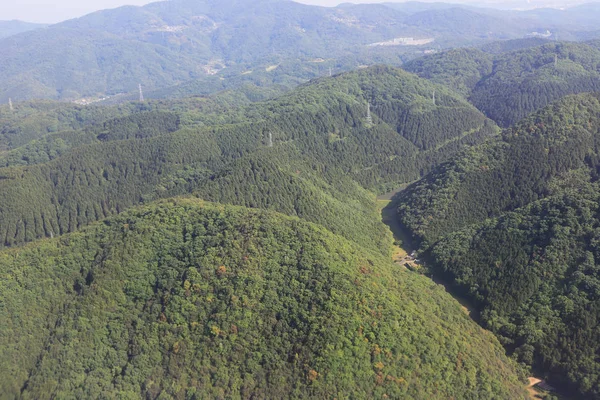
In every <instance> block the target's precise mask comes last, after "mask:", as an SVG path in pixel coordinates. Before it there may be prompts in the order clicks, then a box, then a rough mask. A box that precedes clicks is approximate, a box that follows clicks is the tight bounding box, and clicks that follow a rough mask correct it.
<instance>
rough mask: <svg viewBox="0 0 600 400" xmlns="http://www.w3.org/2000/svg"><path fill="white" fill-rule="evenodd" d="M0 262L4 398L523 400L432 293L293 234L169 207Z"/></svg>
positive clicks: (231, 215)
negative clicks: (472, 399) (413, 399)
mask: <svg viewBox="0 0 600 400" xmlns="http://www.w3.org/2000/svg"><path fill="white" fill-rule="evenodd" d="M0 259H1V260H2V262H1V263H0V277H1V279H0V293H2V300H1V302H0V305H1V307H0V315H1V316H2V320H3V321H4V323H3V324H2V325H1V327H0V332H1V336H2V337H3V338H5V339H8V341H3V342H2V344H1V345H0V371H1V374H0V376H1V378H0V390H1V391H2V392H3V393H4V395H8V396H9V397H11V396H17V397H20V398H25V399H28V398H35V399H46V398H56V397H58V398H61V397H65V396H67V397H71V396H74V397H86V398H97V397H125V398H138V397H139V396H142V397H147V396H150V397H157V396H158V397H159V398H165V397H174V398H191V399H200V398H251V397H252V398H256V397H258V398H283V397H285V398H328V397H331V396H335V397H338V398H386V397H388V398H401V397H404V398H407V397H408V398H439V399H447V398H451V397H455V398H488V399H506V398H511V399H518V398H523V399H524V398H526V396H525V394H524V389H523V384H522V383H521V382H520V381H519V380H518V379H517V378H516V372H515V367H514V365H513V364H512V363H511V362H510V361H509V360H508V359H507V358H506V357H505V356H504V355H503V350H502V348H501V347H500V345H499V344H498V343H497V342H496V341H495V339H493V337H491V335H490V334H488V333H486V332H484V331H482V330H481V329H480V328H479V327H478V326H477V325H476V324H475V323H473V322H472V321H471V320H470V319H469V318H468V317H467V316H466V315H465V314H464V313H463V312H462V311H461V309H460V306H459V305H458V304H457V303H456V302H454V301H452V299H451V298H450V297H449V295H448V294H447V293H445V291H444V290H443V289H442V288H441V287H439V286H437V285H435V284H433V283H432V282H430V281H428V280H427V279H426V278H424V277H421V276H418V275H412V274H409V273H407V272H401V271H394V268H393V267H392V265H390V262H389V261H388V260H387V259H384V258H382V257H381V256H378V255H376V254H374V253H371V252H369V251H367V250H365V249H363V248H359V247H357V246H355V245H353V244H351V243H350V242H348V241H346V240H344V239H342V238H341V237H339V236H335V235H332V234H331V233H329V232H327V231H326V230H325V229H323V228H321V227H319V226H317V225H311V224H308V223H306V222H302V221H300V220H298V219H292V218H288V217H283V216H281V215H278V214H273V213H266V212H262V211H251V210H248V209H243V208H234V207H224V206H220V205H212V204H208V203H204V202H201V201H196V200H169V201H166V202H161V203H158V204H153V205H151V206H148V207H143V208H139V209H135V210H132V211H130V212H127V213H125V214H123V215H121V216H119V217H116V218H114V219H109V220H107V221H105V222H104V223H101V224H96V225H94V226H92V227H90V228H88V229H85V230H84V231H83V232H81V233H76V234H71V235H67V236H65V237H63V238H60V239H54V240H47V241H42V242H39V243H37V244H34V245H28V246H26V247H24V248H21V249H18V250H16V249H15V250H7V251H4V252H1V253H0ZM9 343H10V345H9Z"/></svg>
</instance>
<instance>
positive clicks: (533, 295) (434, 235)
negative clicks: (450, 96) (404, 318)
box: [399, 94, 600, 399]
mask: <svg viewBox="0 0 600 400" xmlns="http://www.w3.org/2000/svg"><path fill="white" fill-rule="evenodd" d="M599 116H600V97H599V96H598V95H597V94H595V95H593V94H584V95H576V96H570V97H566V98H565V99H563V100H561V101H559V102H557V103H555V104H553V105H551V106H549V107H547V108H545V109H544V110H542V111H539V112H537V113H534V114H532V115H531V116H529V117H528V118H526V119H524V120H523V121H521V122H520V123H519V124H517V125H516V126H514V127H513V128H510V129H507V130H506V131H504V133H503V134H502V136H501V137H500V138H498V139H495V140H490V141H489V142H487V143H485V144H482V145H480V146H477V147H473V148H471V149H469V150H466V151H465V152H463V153H462V154H461V155H460V156H458V157H456V158H455V159H454V160H453V161H451V162H449V163H447V164H445V165H443V166H441V167H440V168H438V169H436V171H435V172H433V173H432V174H430V175H429V176H427V177H426V178H424V179H423V180H422V181H420V182H418V183H416V184H414V185H413V186H412V187H410V188H409V189H408V190H407V191H406V192H405V193H403V194H402V196H401V200H400V201H401V203H402V204H401V206H400V208H399V215H400V218H401V221H402V222H403V224H404V225H405V226H407V227H408V228H410V229H411V230H412V232H413V234H414V235H415V236H416V237H417V238H419V239H421V240H422V244H423V245H424V246H426V247H428V248H429V256H430V259H431V262H432V265H433V266H434V269H435V270H437V271H438V272H439V273H441V274H443V275H445V276H446V278H447V279H449V280H450V281H452V282H454V283H455V284H456V285H457V287H458V290H459V292H460V293H461V294H463V295H465V296H467V297H468V298H470V299H471V300H473V301H474V302H475V303H476V305H477V307H478V308H479V311H481V320H482V322H483V324H484V325H485V326H486V327H487V328H489V329H490V330H492V331H493V332H495V333H496V334H497V335H498V336H499V338H500V339H501V342H502V343H503V344H504V345H505V346H506V347H507V349H508V350H509V351H510V352H511V353H513V354H514V356H515V357H516V358H517V359H518V360H519V361H521V362H524V363H526V364H529V365H532V366H534V367H536V368H537V369H538V370H540V371H544V372H545V374H546V376H547V377H548V378H549V379H550V380H551V382H552V385H554V386H558V387H561V388H563V389H564V390H565V391H567V393H576V394H577V396H578V397H582V398H590V399H591V398H597V397H598V396H600V369H599V367H598V362H597V354H598V352H599V351H600V338H599V337H598V332H599V330H600V326H599V325H598V320H599V317H600V302H599V301H600V297H599V295H600V291H599V290H598V288H599V287H600V286H598V284H597V281H598V279H599V274H598V271H599V269H598V266H597V261H596V260H598V259H599V257H600V253H599V249H598V246H597V244H598V240H597V238H598V237H600V231H599V230H598V227H599V226H600V214H599V210H598V201H599V200H600V187H599V186H598V172H597V171H598V166H599V165H600V164H599V160H600V157H599V154H600V148H599V147H598V143H600V118H599Z"/></svg>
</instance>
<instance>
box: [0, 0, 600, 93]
mask: <svg viewBox="0 0 600 400" xmlns="http://www.w3.org/2000/svg"><path fill="white" fill-rule="evenodd" d="M403 7H404V8H405V11H402V9H403ZM591 15H595V14H594V13H591ZM589 18H590V15H585V16H583V14H578V15H577V16H574V17H573V19H571V20H569V23H568V26H562V25H561V24H560V21H559V22H552V23H550V22H548V23H546V22H544V20H543V18H541V17H539V16H533V17H531V16H528V15H527V14H525V13H513V12H500V11H490V10H486V9H475V8H468V7H462V6H461V7H457V6H453V7H450V8H448V7H436V6H429V5H425V6H417V7H413V6H410V5H409V6H404V5H399V6H398V5H396V6H394V5H389V4H388V5H382V4H368V5H348V4H343V5H340V6H338V7H317V6H309V5H305V4H299V3H296V2H293V1H286V0H261V1H254V0H253V1H250V0H243V1H237V0H236V1H234V0H227V1H218V2H217V1H213V0H201V1H196V0H172V1H168V2H164V1H163V2H156V3H152V4H148V5H146V6H144V7H131V6H129V7H121V8H117V9H114V10H104V11H99V12H96V13H92V14H89V15H86V16H84V17H81V18H78V19H74V20H70V21H65V22H63V23H60V24H56V25H52V26H50V27H47V28H46V29H44V30H43V31H40V30H38V31H33V32H25V33H22V34H19V35H16V36H12V37H9V38H5V39H0V53H2V54H3V55H4V57H3V59H2V60H0V102H2V103H3V102H6V101H7V100H8V98H9V97H11V98H13V100H28V99H32V98H52V99H61V100H76V99H80V98H89V97H94V98H102V97H105V96H113V95H116V94H120V93H124V92H125V93H130V92H134V91H135V89H136V88H137V85H138V84H139V83H142V84H143V85H144V87H146V88H147V89H148V90H158V89H164V88H166V87H169V86H173V85H179V84H182V83H185V82H188V81H190V80H203V79H205V78H211V77H213V76H214V75H217V76H219V77H221V74H222V73H223V71H229V72H232V73H234V74H235V75H237V78H240V79H241V78H243V77H244V76H243V75H242V74H243V73H248V71H252V70H255V69H259V68H260V69H265V68H268V67H275V66H277V65H279V64H280V63H286V62H287V63H290V62H299V63H301V64H303V65H304V66H306V67H307V68H308V69H311V68H312V69H314V63H315V60H327V62H329V63H331V64H338V62H337V61H335V62H334V60H342V61H341V62H340V63H341V64H342V65H341V66H343V67H344V68H345V69H349V68H350V67H347V66H348V65H353V66H354V67H356V66H357V65H362V64H367V65H373V64H375V63H376V62H378V60H381V59H394V60H398V59H402V58H403V57H404V56H406V58H407V59H408V58H413V57H414V56H416V55H421V54H423V52H424V51H425V50H432V49H434V48H449V47H459V46H466V45H479V44H482V43H485V42H488V41H492V40H499V39H518V38H523V37H524V36H526V35H527V34H529V33H531V32H533V31H540V32H545V31H546V30H549V29H550V30H553V31H554V30H560V31H561V34H562V32H563V31H564V32H566V33H568V34H570V35H571V36H575V35H579V36H581V35H583V34H584V33H583V32H580V31H581V30H582V29H584V28H582V26H577V24H576V22H577V21H578V20H582V21H583V20H588V19H589ZM573 22H575V24H573ZM588 28H589V27H586V28H585V29H588ZM590 29H591V28H590ZM594 29H597V28H594ZM570 32H573V33H572V34H571V33H570ZM402 38H404V39H406V38H414V39H417V42H416V43H412V44H411V42H410V41H409V42H404V44H402V43H403V42H402V40H400V41H398V40H397V41H396V42H394V40H396V39H402ZM419 40H424V42H422V44H419V42H418V41H419ZM377 44H383V45H377ZM413 44H414V45H413ZM65 49H68V51H65ZM348 58H351V59H352V58H354V59H355V62H354V63H349V62H348ZM359 60H360V61H362V62H358V61H359ZM328 66H329V65H328ZM326 71H327V68H325V69H324V71H321V75H324V74H326V73H327V72H326ZM83 72H85V73H83ZM318 75H319V74H318V73H317V74H316V75H312V76H311V77H314V76H318ZM230 77H231V75H229V76H227V77H226V78H230ZM293 78H296V79H304V78H302V73H299V74H298V76H292V77H289V78H288V79H289V81H290V82H292V81H294V79H293ZM234 80H235V79H234Z"/></svg>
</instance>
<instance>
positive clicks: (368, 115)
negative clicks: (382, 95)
mask: <svg viewBox="0 0 600 400" xmlns="http://www.w3.org/2000/svg"><path fill="white" fill-rule="evenodd" d="M367 125H369V126H371V125H373V117H372V116H371V103H367Z"/></svg>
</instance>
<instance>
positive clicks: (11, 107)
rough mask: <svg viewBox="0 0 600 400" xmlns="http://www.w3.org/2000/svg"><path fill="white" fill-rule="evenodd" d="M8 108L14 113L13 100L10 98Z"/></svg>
mask: <svg viewBox="0 0 600 400" xmlns="http://www.w3.org/2000/svg"><path fill="white" fill-rule="evenodd" d="M8 108H9V109H10V111H13V105H12V99H11V98H10V97H9V98H8Z"/></svg>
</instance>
